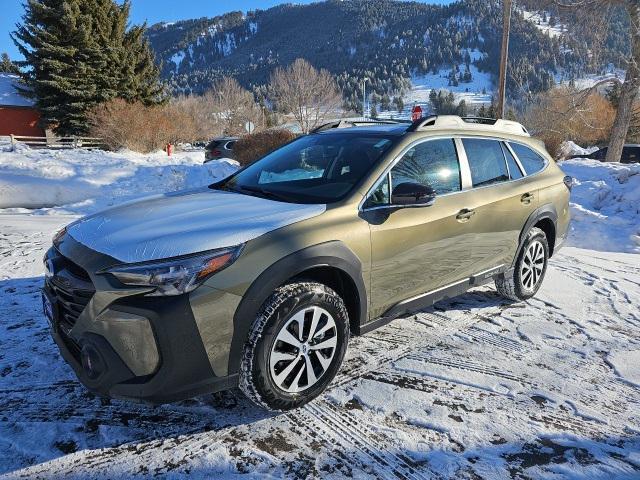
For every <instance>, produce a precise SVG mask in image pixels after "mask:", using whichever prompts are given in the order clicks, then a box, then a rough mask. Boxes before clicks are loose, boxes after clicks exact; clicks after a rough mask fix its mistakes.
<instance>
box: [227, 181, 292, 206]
mask: <svg viewBox="0 0 640 480" xmlns="http://www.w3.org/2000/svg"><path fill="white" fill-rule="evenodd" d="M215 188H216V189H218V190H223V191H225V192H233V193H240V194H242V195H251V196H258V197H261V198H270V199H273V200H279V201H281V202H286V203H295V202H292V201H291V198H289V197H287V196H285V195H282V194H279V193H276V192H272V191H270V190H265V189H264V188H260V187H249V186H244V185H242V186H241V185H234V186H229V185H226V184H225V185H216V186H215Z"/></svg>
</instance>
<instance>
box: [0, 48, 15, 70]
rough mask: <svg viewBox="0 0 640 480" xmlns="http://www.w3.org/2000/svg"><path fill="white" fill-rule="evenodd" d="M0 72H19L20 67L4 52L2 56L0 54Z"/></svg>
mask: <svg viewBox="0 0 640 480" xmlns="http://www.w3.org/2000/svg"><path fill="white" fill-rule="evenodd" d="M0 72H3V73H15V74H17V73H20V69H19V68H18V66H17V65H16V64H15V63H13V62H12V61H11V59H10V58H9V54H8V53H6V52H4V53H3V54H2V56H0Z"/></svg>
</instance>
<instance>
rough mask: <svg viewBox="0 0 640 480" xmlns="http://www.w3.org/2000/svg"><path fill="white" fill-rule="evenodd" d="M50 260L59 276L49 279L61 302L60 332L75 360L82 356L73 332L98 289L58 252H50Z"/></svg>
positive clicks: (59, 315)
mask: <svg viewBox="0 0 640 480" xmlns="http://www.w3.org/2000/svg"><path fill="white" fill-rule="evenodd" d="M48 259H49V260H51V261H52V262H53V265H54V272H55V273H54V275H53V276H52V277H49V278H47V280H46V284H47V287H48V288H49V290H50V291H51V293H53V294H54V295H55V297H56V300H57V308H58V325H57V327H58V331H59V332H60V334H61V335H62V337H63V340H64V341H65V343H66V344H67V346H68V347H69V350H71V352H72V353H73V354H74V356H79V352H80V349H79V346H78V345H77V344H76V343H75V342H74V341H73V339H72V338H71V336H70V332H71V329H72V328H73V327H74V326H75V324H76V321H77V320H78V317H79V316H80V314H81V313H82V312H83V311H84V309H85V308H86V306H87V305H88V303H89V301H90V300H91V298H92V297H93V295H94V294H95V287H94V286H93V282H92V281H91V277H90V276H89V274H88V273H87V272H86V271H85V270H84V269H82V267H80V266H79V265H77V264H75V263H74V262H72V261H71V260H69V259H68V258H66V257H64V256H63V255H61V254H60V252H58V251H57V250H54V251H53V252H49V254H48Z"/></svg>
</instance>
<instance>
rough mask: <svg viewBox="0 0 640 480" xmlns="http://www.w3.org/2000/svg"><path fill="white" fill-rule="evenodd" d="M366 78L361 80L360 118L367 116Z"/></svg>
mask: <svg viewBox="0 0 640 480" xmlns="http://www.w3.org/2000/svg"><path fill="white" fill-rule="evenodd" d="M367 80H369V79H368V78H365V79H364V80H363V81H362V118H367Z"/></svg>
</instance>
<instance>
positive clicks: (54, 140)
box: [10, 135, 104, 148]
mask: <svg viewBox="0 0 640 480" xmlns="http://www.w3.org/2000/svg"><path fill="white" fill-rule="evenodd" d="M10 138H11V145H12V146H15V144H16V143H25V144H27V145H29V146H30V147H34V148H38V147H39V148H102V147H104V142H103V140H102V139H101V138H95V137H28V136H22V135H10Z"/></svg>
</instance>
